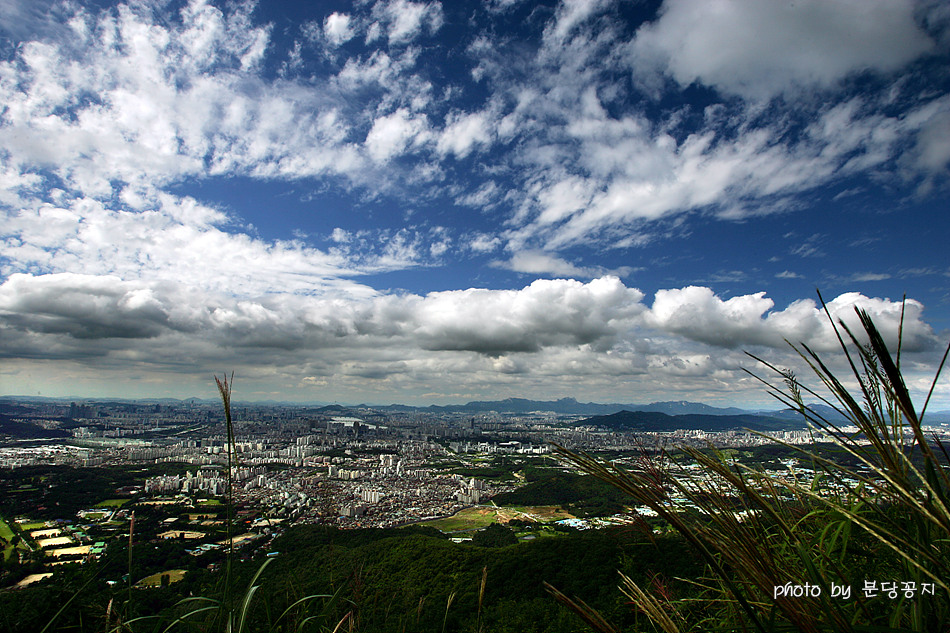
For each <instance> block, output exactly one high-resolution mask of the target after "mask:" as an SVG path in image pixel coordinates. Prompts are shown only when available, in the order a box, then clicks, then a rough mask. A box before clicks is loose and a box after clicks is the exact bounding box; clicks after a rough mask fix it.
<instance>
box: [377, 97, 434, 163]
mask: <svg viewBox="0 0 950 633" xmlns="http://www.w3.org/2000/svg"><path fill="white" fill-rule="evenodd" d="M427 127H428V123H427V122H426V119H425V116H421V117H416V118H412V116H411V115H410V114H409V111H408V110H407V109H406V108H400V109H399V110H397V111H396V112H393V113H392V114H390V115H388V116H384V117H380V118H378V119H376V120H375V121H374V122H373V127H372V129H370V131H369V134H367V135H366V147H367V149H368V151H369V155H370V156H372V158H373V160H375V161H379V162H384V161H387V160H389V159H390V158H392V157H394V156H398V155H399V154H401V153H402V152H403V151H404V150H405V149H406V146H407V145H409V144H410V143H412V142H421V141H423V140H425V139H424V137H425V135H426V130H427Z"/></svg>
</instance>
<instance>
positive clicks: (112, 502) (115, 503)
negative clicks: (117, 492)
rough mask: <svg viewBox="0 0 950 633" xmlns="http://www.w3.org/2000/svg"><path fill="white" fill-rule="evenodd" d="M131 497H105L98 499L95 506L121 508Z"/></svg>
mask: <svg viewBox="0 0 950 633" xmlns="http://www.w3.org/2000/svg"><path fill="white" fill-rule="evenodd" d="M129 501H131V499H106V500H105V501H100V502H99V503H97V504H96V507H97V508H121V507H122V506H124V505H125V504H127V503H128V502H129Z"/></svg>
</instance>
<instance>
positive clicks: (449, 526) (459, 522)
mask: <svg viewBox="0 0 950 633" xmlns="http://www.w3.org/2000/svg"><path fill="white" fill-rule="evenodd" d="M570 518H573V515H572V514H570V513H568V512H565V511H564V510H562V509H561V508H559V507H558V506H517V507H511V508H507V507H496V506H491V505H488V506H476V507H474V508H465V509H464V510H459V511H458V512H457V513H456V514H454V515H453V516H450V517H446V518H444V519H435V520H433V521H426V522H425V523H421V524H420V525H428V526H431V527H434V528H436V529H438V530H441V531H443V532H464V531H469V530H480V529H482V528H483V527H486V526H487V525H489V524H491V523H508V521H510V520H512V519H520V520H522V521H534V522H537V523H551V522H553V521H560V520H561V519H570Z"/></svg>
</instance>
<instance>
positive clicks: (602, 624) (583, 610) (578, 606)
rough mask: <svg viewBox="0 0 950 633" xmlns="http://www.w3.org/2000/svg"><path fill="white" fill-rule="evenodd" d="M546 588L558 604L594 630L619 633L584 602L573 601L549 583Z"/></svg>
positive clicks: (545, 584) (603, 632) (545, 585)
mask: <svg viewBox="0 0 950 633" xmlns="http://www.w3.org/2000/svg"><path fill="white" fill-rule="evenodd" d="M544 588H545V589H546V590H547V591H548V592H549V593H550V594H551V595H553V596H554V598H555V599H556V600H557V601H558V602H560V603H561V604H563V605H564V606H566V607H568V608H569V609H570V610H571V611H573V612H574V613H576V614H577V615H578V616H580V618H581V619H582V620H584V622H586V623H587V625H588V626H590V627H591V628H593V629H594V630H596V631H600V633H619V631H618V630H617V629H615V628H614V627H613V626H611V625H610V623H609V622H607V621H606V620H605V619H604V618H603V616H601V615H600V614H599V613H597V611H596V610H595V609H592V608H591V607H589V606H588V605H587V603H585V602H584V601H583V600H580V599H578V600H573V599H571V598H569V597H568V596H566V595H564V594H563V593H561V592H560V591H559V590H558V589H556V588H555V587H553V586H552V585H550V584H548V583H544Z"/></svg>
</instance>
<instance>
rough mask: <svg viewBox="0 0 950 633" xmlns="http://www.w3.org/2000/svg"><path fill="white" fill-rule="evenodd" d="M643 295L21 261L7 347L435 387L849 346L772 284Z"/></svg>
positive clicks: (673, 369) (683, 369)
mask: <svg viewBox="0 0 950 633" xmlns="http://www.w3.org/2000/svg"><path fill="white" fill-rule="evenodd" d="M643 299H644V294H643V293H642V292H641V291H640V290H637V289H635V288H628V287H626V286H625V285H624V284H623V283H622V282H621V281H620V280H619V279H618V278H616V277H602V278H599V279H595V280H593V281H591V282H588V283H582V282H579V281H574V280H563V279H553V280H538V281H535V282H533V283H532V284H530V285H528V286H526V287H524V288H522V289H520V290H487V289H468V290H455V291H444V292H433V293H429V294H427V295H424V296H420V295H413V294H403V295H382V294H380V295H375V296H369V297H365V298H357V297H350V298H329V297H314V296H308V295H294V294H278V295H269V296H268V295H265V296H262V297H259V298H256V299H238V298H235V297H233V296H232V295H229V294H227V293H214V292H210V291H201V290H198V289H196V288H194V287H192V286H189V285H185V284H176V283H173V282H170V281H162V282H155V283H145V282H141V281H126V280H123V279H121V278H119V277H117V276H113V275H104V276H94V275H81V274H75V273H58V274H50V275H38V276H34V275H29V274H15V275H12V276H11V277H10V278H9V279H8V280H7V281H6V282H4V283H3V284H2V285H0V349H3V350H4V356H5V357H6V358H7V359H8V360H10V359H15V358H25V359H29V358H48V359H55V360H58V361H74V360H80V361H83V362H87V363H90V364H91V366H92V367H96V366H101V367H103V368H106V367H113V366H115V365H116V364H117V363H119V364H121V363H123V362H125V363H129V364H130V366H137V367H139V368H141V367H142V366H152V367H154V368H156V369H162V370H172V371H180V372H184V373H185V374H188V373H191V372H192V371H198V376H196V379H199V380H200V375H201V373H202V372H208V371H210V370H211V368H213V367H214V366H215V364H216V363H227V364H228V367H230V368H235V369H237V370H238V371H239V373H240V372H241V371H245V372H250V373H252V374H254V373H256V372H257V371H259V370H258V369H257V368H258V367H262V366H263V367H270V368H276V369H277V370H278V371H279V372H282V373H286V374H288V379H290V378H289V376H296V380H297V381H298V382H301V381H304V379H306V380H307V381H309V384H316V383H319V384H325V385H330V384H334V383H335V382H336V381H339V380H344V381H345V380H346V379H347V378H348V377H359V378H362V379H369V380H372V381H376V382H377V383H379V384H378V385H377V386H379V387H381V386H382V385H383V384H384V383H386V384H389V385H394V384H402V383H405V382H423V383H425V382H427V381H431V382H430V383H429V384H432V385H434V384H437V383H439V382H440V381H439V380H438V379H437V376H438V375H439V374H440V373H442V372H445V371H448V370H450V371H451V372H452V375H451V382H452V383H453V384H454V385H455V386H456V388H461V389H463V391H464V392H465V393H478V385H479V384H480V383H483V382H484V381H485V380H486V376H487V375H491V376H492V378H491V381H492V382H496V381H499V380H501V379H503V378H504V377H505V376H508V377H509V378H510V377H511V376H515V375H521V374H524V375H531V376H533V377H534V378H539V377H541V376H544V377H547V379H549V380H552V381H553V382H555V383H563V382H564V381H567V382H568V383H577V384H584V383H585V382H586V381H593V382H599V381H601V380H603V378H604V375H605V374H606V375H607V376H614V377H624V379H625V380H626V379H629V378H630V377H633V376H646V375H647V374H648V375H649V376H648V378H646V377H645V378H643V380H644V381H646V382H651V383H656V384H662V383H663V382H664V381H668V380H679V379H682V378H683V376H690V375H693V376H695V377H708V376H709V374H710V373H715V372H718V373H720V374H721V379H725V378H726V377H727V376H728V377H729V378H730V379H732V380H738V379H739V378H740V372H739V365H740V364H742V363H741V361H740V360H739V359H741V357H742V354H741V351H742V350H744V349H748V350H755V351H756V352H757V353H759V354H763V355H765V356H767V357H769V358H772V359H782V358H785V359H787V358H788V348H787V343H786V342H785V339H789V340H790V341H793V342H796V343H805V344H807V345H808V346H809V347H811V348H813V349H816V350H819V351H826V352H827V351H829V350H833V349H835V347H836V345H837V342H836V339H835V335H834V332H833V330H832V329H831V327H830V325H829V323H828V320H827V317H826V316H825V315H824V314H823V313H822V311H821V309H820V308H819V307H818V306H816V304H815V302H814V301H812V300H802V301H797V302H795V303H793V304H791V305H789V306H787V307H786V308H784V309H781V310H774V309H773V308H774V303H773V302H772V300H770V299H769V298H767V297H766V296H764V293H756V294H753V295H744V296H737V297H732V298H730V299H727V300H723V299H721V298H719V297H717V296H715V294H714V293H713V292H712V291H711V290H710V289H709V288H705V287H698V286H690V287H686V288H680V289H670V290H661V291H659V292H657V293H656V296H655V297H654V299H653V302H652V305H647V304H646V303H644V301H643ZM827 307H828V310H829V313H830V314H831V315H832V316H833V317H834V318H835V319H836V320H837V319H843V320H844V321H845V322H846V323H847V324H849V325H850V326H851V327H852V328H855V331H857V329H856V323H857V320H856V317H855V314H854V308H855V307H859V308H861V309H863V310H866V311H867V312H868V313H869V314H870V315H871V316H872V317H873V318H874V319H875V322H876V323H877V324H878V326H879V327H880V328H881V330H882V332H883V333H884V334H885V337H886V338H887V340H888V342H889V343H890V344H892V345H894V344H895V342H896V338H897V332H898V328H899V327H900V320H901V305H900V303H899V302H893V301H890V300H886V299H880V298H869V297H865V296H863V295H860V294H858V293H849V294H845V295H841V296H839V297H837V298H835V299H833V300H831V301H829V302H828V305H827ZM903 319H904V322H903V333H904V350H905V352H906V353H911V354H913V353H914V352H924V351H928V350H931V349H932V347H933V344H934V334H933V332H932V330H931V328H930V327H929V326H928V325H927V324H926V322H924V321H923V320H922V306H921V305H920V304H919V303H918V302H916V301H913V300H908V301H907V302H906V304H905V306H904V316H903ZM183 361H184V362H185V366H184V367H183V366H182V362H183ZM746 364H748V363H746ZM303 384H307V383H306V382H304V383H303ZM337 386H339V385H337Z"/></svg>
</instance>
